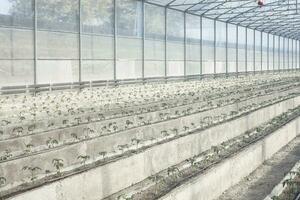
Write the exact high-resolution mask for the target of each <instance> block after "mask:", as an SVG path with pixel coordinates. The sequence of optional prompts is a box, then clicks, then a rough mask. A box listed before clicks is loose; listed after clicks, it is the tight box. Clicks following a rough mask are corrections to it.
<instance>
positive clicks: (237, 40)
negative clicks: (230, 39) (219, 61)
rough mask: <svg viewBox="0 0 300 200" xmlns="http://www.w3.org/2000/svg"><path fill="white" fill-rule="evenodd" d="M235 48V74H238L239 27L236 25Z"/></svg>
mask: <svg viewBox="0 0 300 200" xmlns="http://www.w3.org/2000/svg"><path fill="white" fill-rule="evenodd" d="M235 48H236V55H235V57H236V60H235V62H236V70H235V71H236V76H238V73H239V27H238V26H236V45H235Z"/></svg>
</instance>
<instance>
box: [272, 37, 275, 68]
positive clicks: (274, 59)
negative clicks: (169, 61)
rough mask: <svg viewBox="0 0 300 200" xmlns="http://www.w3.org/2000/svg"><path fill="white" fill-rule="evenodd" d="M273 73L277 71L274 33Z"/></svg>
mask: <svg viewBox="0 0 300 200" xmlns="http://www.w3.org/2000/svg"><path fill="white" fill-rule="evenodd" d="M272 57H273V73H274V72H275V36H274V35H273V56H272Z"/></svg>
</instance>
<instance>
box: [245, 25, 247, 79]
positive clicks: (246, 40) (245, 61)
mask: <svg viewBox="0 0 300 200" xmlns="http://www.w3.org/2000/svg"><path fill="white" fill-rule="evenodd" d="M245 71H246V75H247V74H248V28H247V27H246V28H245Z"/></svg>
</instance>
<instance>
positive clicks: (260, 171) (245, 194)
mask: <svg viewBox="0 0 300 200" xmlns="http://www.w3.org/2000/svg"><path fill="white" fill-rule="evenodd" d="M299 160H300V137H297V138H296V139H294V140H293V141H292V142H290V143H289V144H288V145H287V146H285V147H284V148H282V149H281V150H280V151H279V152H277V153H276V154H275V155H274V156H273V157H272V158H271V159H269V160H267V161H266V162H264V163H263V165H262V166H260V167H259V168H257V169H256V170H255V171H254V172H253V173H252V174H250V175H249V176H248V177H246V178H244V179H243V180H242V181H241V182H240V183H238V184H237V185H235V186H233V187H232V188H230V189H229V190H227V191H225V192H224V193H223V194H222V195H221V197H219V198H218V200H263V199H264V198H265V197H266V196H267V195H268V194H269V193H270V192H271V191H272V189H273V188H274V187H275V186H276V185H277V184H278V183H279V182H280V181H281V180H282V178H283V177H284V176H285V174H286V173H287V172H289V171H290V170H291V169H292V167H293V166H294V165H295V163H296V162H298V161H299Z"/></svg>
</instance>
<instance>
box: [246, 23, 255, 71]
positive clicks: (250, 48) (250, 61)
mask: <svg viewBox="0 0 300 200" xmlns="http://www.w3.org/2000/svg"><path fill="white" fill-rule="evenodd" d="M253 35H254V31H253V29H249V28H248V29H247V71H249V72H253V71H254V63H253V61H254V51H253V50H254V36H253Z"/></svg>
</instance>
